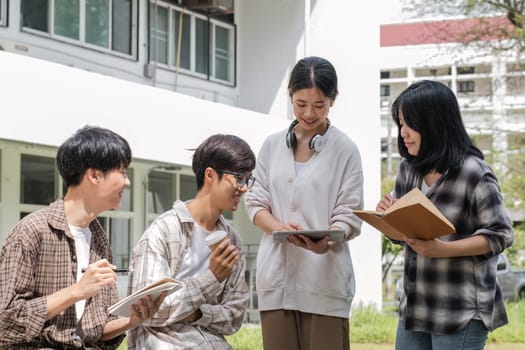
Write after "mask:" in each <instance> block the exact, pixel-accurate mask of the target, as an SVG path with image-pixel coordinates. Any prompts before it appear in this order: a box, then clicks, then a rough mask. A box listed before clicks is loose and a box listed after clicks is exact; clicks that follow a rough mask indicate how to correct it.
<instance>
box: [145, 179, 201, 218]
mask: <svg viewBox="0 0 525 350" xmlns="http://www.w3.org/2000/svg"><path fill="white" fill-rule="evenodd" d="M147 185H148V186H147V191H146V192H147V193H146V198H147V200H146V213H147V221H148V222H147V224H150V223H151V221H153V219H155V217H156V216H158V215H159V214H162V213H163V212H165V211H167V210H169V209H171V207H172V206H173V203H174V202H175V201H176V200H177V199H180V200H182V201H187V200H189V199H192V198H194V197H195V195H196V194H197V185H196V183H195V177H194V176H193V175H186V174H181V173H179V172H177V171H175V172H174V171H171V170H163V169H158V170H157V169H154V170H152V171H150V172H149V174H148V179H147Z"/></svg>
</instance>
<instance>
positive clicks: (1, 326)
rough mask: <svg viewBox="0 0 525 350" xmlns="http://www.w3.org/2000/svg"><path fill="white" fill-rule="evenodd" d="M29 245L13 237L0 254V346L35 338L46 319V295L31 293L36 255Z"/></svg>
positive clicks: (30, 244) (29, 243)
mask: <svg viewBox="0 0 525 350" xmlns="http://www.w3.org/2000/svg"><path fill="white" fill-rule="evenodd" d="M32 246H33V244H32V243H31V242H29V241H28V242H27V243H26V244H24V243H23V242H21V241H19V240H15V239H14V242H10V243H9V244H7V245H6V246H5V247H4V248H3V249H2V253H1V255H0V286H2V287H1V288H0V348H4V347H9V346H10V345H14V344H17V343H24V342H28V341H31V340H33V339H36V338H38V337H39V336H40V334H41V332H42V329H43V327H44V323H45V322H46V315H47V300H46V297H45V296H38V297H37V296H35V295H34V293H33V290H34V284H35V280H34V276H35V268H36V265H37V261H36V259H37V255H36V254H32V252H31V247H32Z"/></svg>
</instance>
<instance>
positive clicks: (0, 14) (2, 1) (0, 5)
mask: <svg viewBox="0 0 525 350" xmlns="http://www.w3.org/2000/svg"><path fill="white" fill-rule="evenodd" d="M6 24H7V0H0V26H5V25H6Z"/></svg>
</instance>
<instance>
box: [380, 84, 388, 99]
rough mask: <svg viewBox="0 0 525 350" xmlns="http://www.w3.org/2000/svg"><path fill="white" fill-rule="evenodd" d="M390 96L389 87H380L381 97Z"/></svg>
mask: <svg viewBox="0 0 525 350" xmlns="http://www.w3.org/2000/svg"><path fill="white" fill-rule="evenodd" d="M388 96H390V85H381V97H388Z"/></svg>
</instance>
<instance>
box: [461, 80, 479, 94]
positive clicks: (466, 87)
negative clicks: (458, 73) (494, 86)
mask: <svg viewBox="0 0 525 350" xmlns="http://www.w3.org/2000/svg"><path fill="white" fill-rule="evenodd" d="M457 89H458V92H459V93H462V94H467V93H472V92H476V82H475V81H474V80H460V81H458V82H457Z"/></svg>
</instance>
